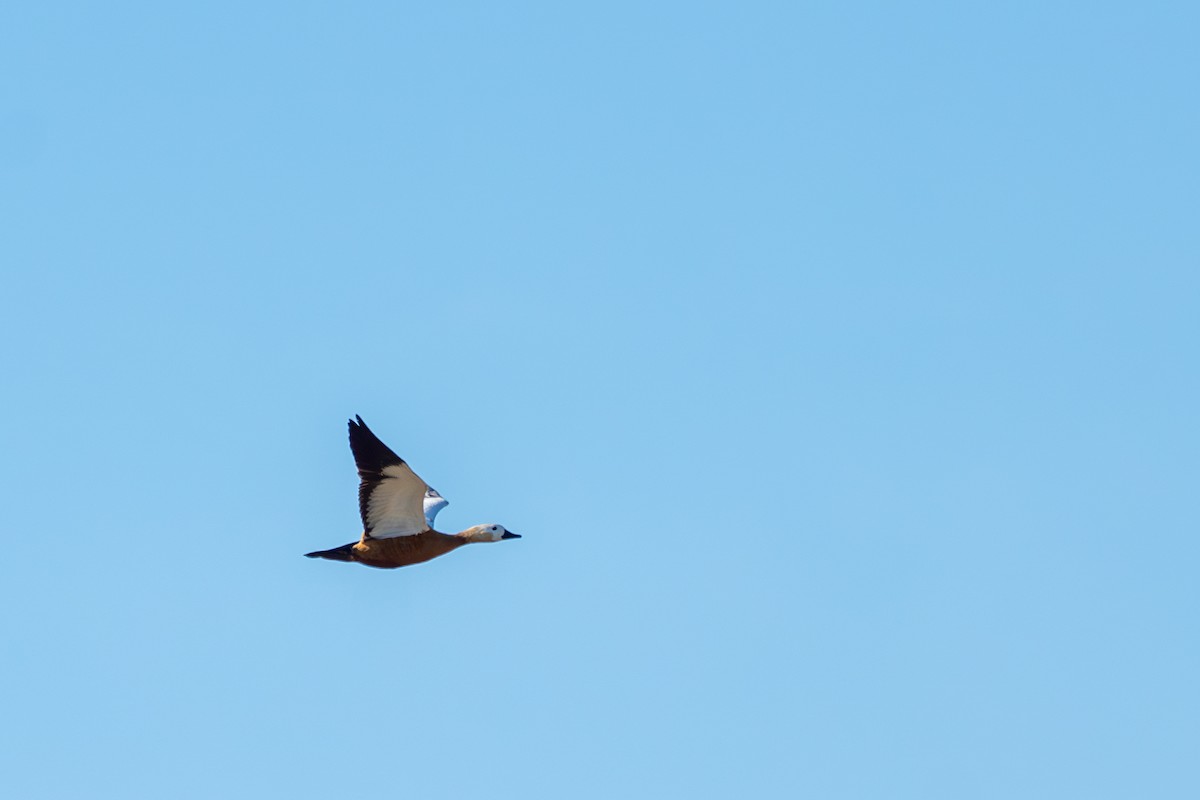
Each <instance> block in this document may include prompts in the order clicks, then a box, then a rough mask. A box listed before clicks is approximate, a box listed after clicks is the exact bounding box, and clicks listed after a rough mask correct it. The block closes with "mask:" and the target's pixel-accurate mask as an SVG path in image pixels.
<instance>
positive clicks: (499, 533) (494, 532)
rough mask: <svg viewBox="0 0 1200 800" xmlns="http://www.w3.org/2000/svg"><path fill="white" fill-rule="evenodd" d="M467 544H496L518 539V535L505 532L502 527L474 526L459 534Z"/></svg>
mask: <svg viewBox="0 0 1200 800" xmlns="http://www.w3.org/2000/svg"><path fill="white" fill-rule="evenodd" d="M459 536H461V537H463V538H464V539H466V540H467V541H468V542H498V541H500V540H501V539H520V538H521V536H520V534H516V533H513V532H512V531H509V530H505V528H504V526H503V525H497V524H495V523H492V524H489V525H475V526H474V527H471V528H467V529H466V530H465V531H463V532H462V533H460V534H459Z"/></svg>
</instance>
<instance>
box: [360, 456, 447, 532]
mask: <svg viewBox="0 0 1200 800" xmlns="http://www.w3.org/2000/svg"><path fill="white" fill-rule="evenodd" d="M428 488H429V487H428V486H426V485H425V481H423V480H421V479H420V478H418V477H417V474H416V473H415V472H413V471H412V470H411V469H409V466H408V464H391V465H389V466H386V467H384V468H383V480H381V481H380V482H379V484H378V485H377V486H376V487H375V488H374V490H372V492H371V497H370V500H368V501H367V515H366V517H367V520H366V521H367V532H368V533H369V534H370V535H371V536H372V537H373V538H375V539H393V538H395V537H397V536H415V535H416V534H418V533H422V532H423V531H426V530H428V529H429V527H430V526H429V524H428V523H427V522H426V520H425V510H424V503H423V501H424V498H425V491H426V489H428ZM435 513H436V512H435Z"/></svg>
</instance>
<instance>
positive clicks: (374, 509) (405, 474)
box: [350, 416, 436, 539]
mask: <svg viewBox="0 0 1200 800" xmlns="http://www.w3.org/2000/svg"><path fill="white" fill-rule="evenodd" d="M350 450H351V452H353V453H354V464H355V466H357V467H358V477H359V479H360V480H361V482H360V483H359V484H358V510H359V512H361V513H362V521H363V531H364V532H365V533H366V534H367V535H368V536H370V537H372V538H375V539H390V538H394V537H396V536H413V535H415V534H418V533H422V532H424V531H427V530H429V527H430V526H429V524H428V523H427V522H426V519H425V510H424V499H425V492H426V491H427V490H428V489H429V487H428V486H426V485H425V481H423V480H421V479H420V478H419V477H418V476H417V473H415V472H413V471H412V469H411V468H410V467H409V466H408V464H406V463H404V459H402V458H401V457H400V456H398V455H396V454H395V453H393V452H392V450H391V448H389V447H388V446H387V445H386V444H384V443H383V442H381V441H379V437H378V436H376V435H375V434H374V433H372V432H371V429H370V428H368V427H367V425H366V423H365V422H363V421H362V417H359V416H355V418H354V419H352V420H350ZM434 513H436V512H434Z"/></svg>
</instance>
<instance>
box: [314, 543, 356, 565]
mask: <svg viewBox="0 0 1200 800" xmlns="http://www.w3.org/2000/svg"><path fill="white" fill-rule="evenodd" d="M356 544H358V542H351V543H350V544H344V545H342V546H341V547H335V548H333V549H332V550H314V551H313V552H311V553H305V554H304V555H305V556H307V557H308V558H327V559H329V560H330V561H353V560H354V553H353V552H352V551H353V549H354V545H356Z"/></svg>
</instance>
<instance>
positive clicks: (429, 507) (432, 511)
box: [425, 488, 450, 528]
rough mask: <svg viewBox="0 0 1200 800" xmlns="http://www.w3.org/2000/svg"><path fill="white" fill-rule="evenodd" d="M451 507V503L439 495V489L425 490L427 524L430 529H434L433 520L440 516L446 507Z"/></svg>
mask: <svg viewBox="0 0 1200 800" xmlns="http://www.w3.org/2000/svg"><path fill="white" fill-rule="evenodd" d="M448 505H450V501H449V500H447V499H446V498H444V497H442V496H441V495H440V494H438V493H437V489H433V488H429V489H426V490H425V524H427V525H428V526H429V527H430V528H432V527H433V518H434V517H436V516H437V515H438V512H439V511H441V510H442V509H443V508H445V507H446V506H448Z"/></svg>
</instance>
